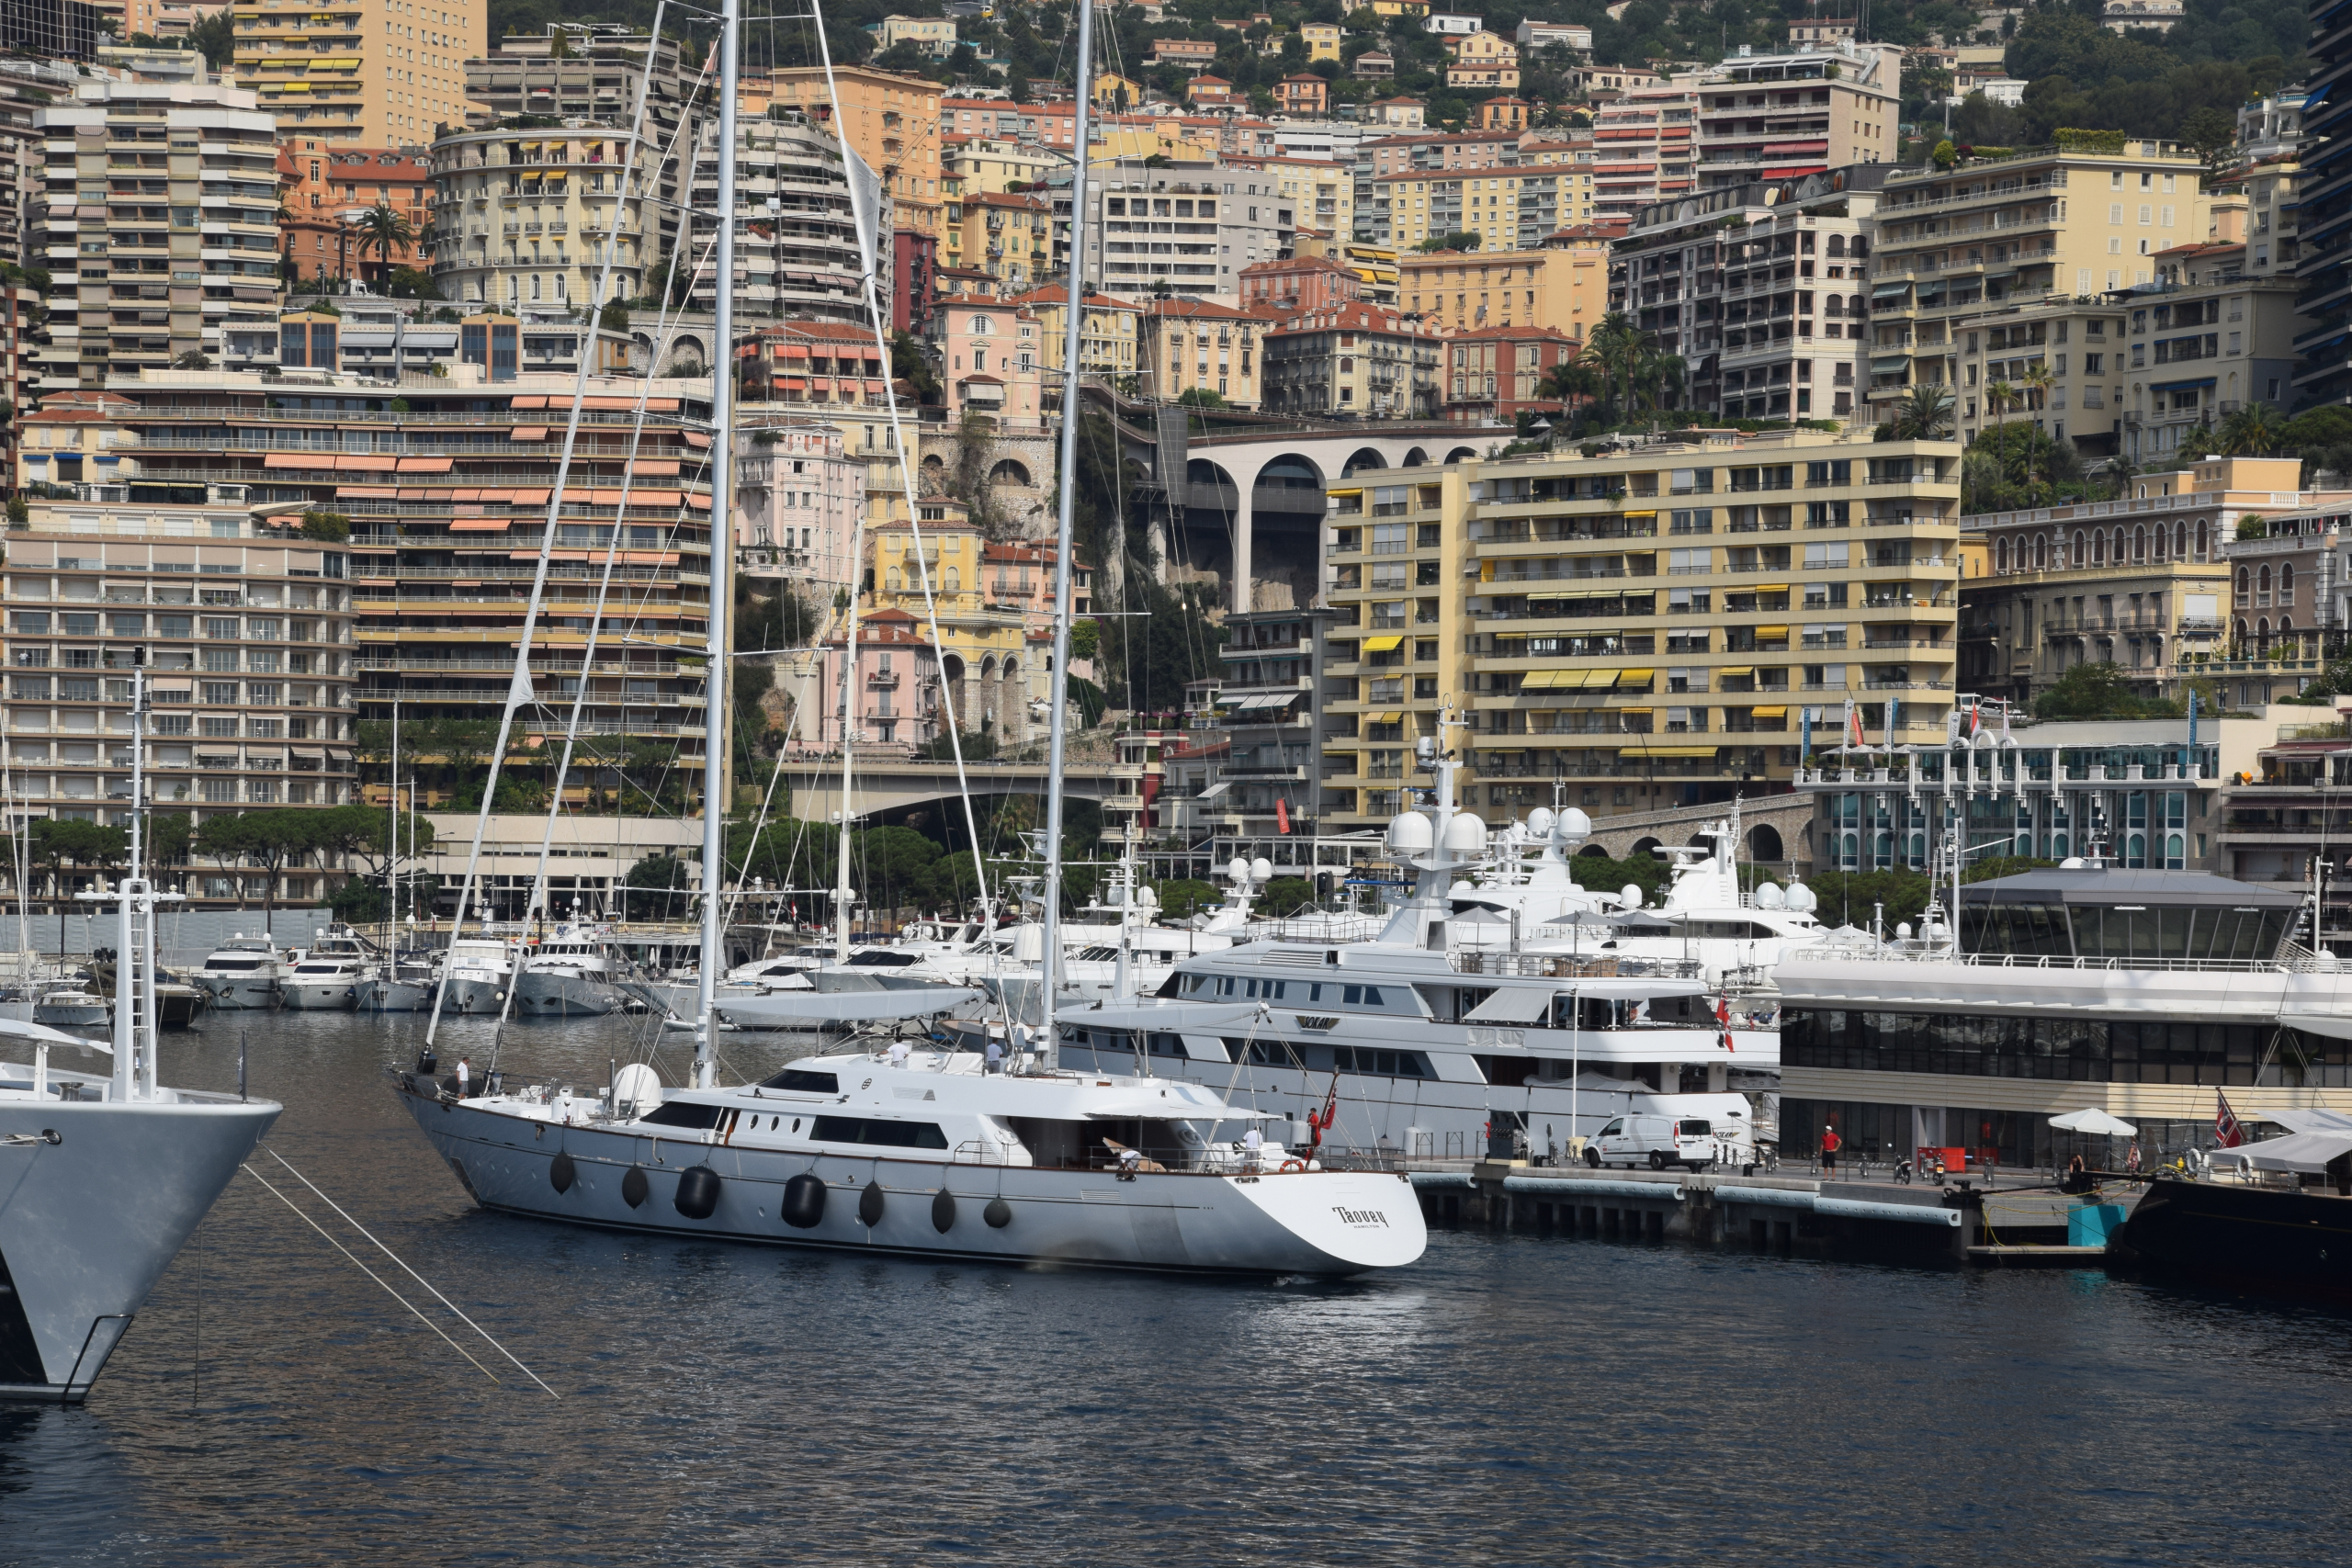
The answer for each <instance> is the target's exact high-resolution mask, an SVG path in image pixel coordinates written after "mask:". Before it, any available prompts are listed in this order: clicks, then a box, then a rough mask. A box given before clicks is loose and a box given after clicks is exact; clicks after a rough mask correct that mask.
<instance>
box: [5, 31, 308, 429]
mask: <svg viewBox="0 0 2352 1568" xmlns="http://www.w3.org/2000/svg"><path fill="white" fill-rule="evenodd" d="M34 120H35V124H36V127H37V128H38V129H39V130H40V132H41V134H42V137H43V141H44V149H45V152H46V155H47V171H46V172H47V176H48V185H49V202H48V207H47V209H46V211H45V220H46V221H45V227H44V229H43V231H42V234H41V237H40V240H41V243H40V253H41V256H42V258H43V263H42V264H43V265H46V266H47V267H48V268H49V272H50V277H51V293H50V321H49V342H48V344H46V345H45V346H44V348H43V351H42V354H41V356H40V377H41V385H42V386H43V388H44V389H63V388H69V387H88V388H96V387H99V386H102V385H104V384H105V382H106V380H107V378H108V377H109V376H123V375H135V374H137V373H138V371H139V370H141V368H148V367H153V368H160V367H164V366H168V365H171V364H172V363H174V362H175V361H176V360H178V359H180V358H181V357H182V356H183V355H192V354H203V355H212V356H218V355H219V354H220V351H221V347H222V342H221V337H222V333H223V332H224V330H227V329H230V328H233V327H236V326H239V325H253V324H256V323H258V322H260V321H266V320H267V319H269V318H270V317H272V316H274V315H275V314H276V313H277V145H276V138H275V133H274V130H273V127H272V125H271V121H270V117H269V116H268V115H267V114H266V113H262V112H260V111H259V110H258V109H257V108H256V107H255V104H254V96H253V94H251V93H248V92H245V91H243V90H241V89H239V88H236V87H231V86H227V85H221V84H217V83H210V82H207V83H201V84H170V85H166V84H157V83H140V82H120V81H114V80H110V79H107V78H103V77H97V78H91V79H88V80H85V82H83V83H82V85H80V86H79V87H78V88H77V89H76V96H74V98H73V99H71V100H67V101H61V102H59V103H57V104H54V105H52V106H51V107H47V108H44V109H40V110H38V111H37V112H36V114H35V116H34Z"/></svg>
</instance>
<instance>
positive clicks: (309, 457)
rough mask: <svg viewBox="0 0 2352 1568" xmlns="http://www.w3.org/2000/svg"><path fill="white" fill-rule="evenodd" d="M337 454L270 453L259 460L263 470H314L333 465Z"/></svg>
mask: <svg viewBox="0 0 2352 1568" xmlns="http://www.w3.org/2000/svg"><path fill="white" fill-rule="evenodd" d="M337 457H338V454H336V453H333V452H272V453H271V454H269V456H267V457H264V458H263V459H262V460H261V466H262V467H263V468H322V467H325V466H328V465H330V464H333V463H334V461H335V460H336V458H337Z"/></svg>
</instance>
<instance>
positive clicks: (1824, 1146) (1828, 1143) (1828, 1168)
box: [1821, 1127, 1846, 1176]
mask: <svg viewBox="0 0 2352 1568" xmlns="http://www.w3.org/2000/svg"><path fill="white" fill-rule="evenodd" d="M1845 1146H1846V1145H1845V1143H1844V1141H1843V1140H1842V1139H1840V1138H1839V1137H1838V1129H1837V1128H1835V1127H1824V1128H1823V1129H1822V1130H1821V1174H1822V1175H1824V1176H1827V1175H1829V1174H1830V1173H1831V1172H1832V1171H1834V1170H1836V1169H1837V1168H1838V1150H1839V1149H1841V1148H1844V1147H1845Z"/></svg>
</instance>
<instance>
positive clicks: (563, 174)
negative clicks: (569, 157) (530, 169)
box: [539, 169, 571, 180]
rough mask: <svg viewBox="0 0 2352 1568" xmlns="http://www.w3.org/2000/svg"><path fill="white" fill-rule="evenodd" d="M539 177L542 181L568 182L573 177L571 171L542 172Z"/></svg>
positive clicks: (553, 170)
mask: <svg viewBox="0 0 2352 1568" xmlns="http://www.w3.org/2000/svg"><path fill="white" fill-rule="evenodd" d="M539 177H540V178H541V179H548V180H568V179H570V178H571V170H570V169H548V170H544V171H542V173H541V174H540V175H539Z"/></svg>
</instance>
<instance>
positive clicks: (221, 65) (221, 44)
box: [187, 6, 237, 71]
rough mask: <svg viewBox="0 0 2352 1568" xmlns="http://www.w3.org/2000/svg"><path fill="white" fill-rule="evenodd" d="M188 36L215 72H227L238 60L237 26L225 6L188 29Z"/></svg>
mask: <svg viewBox="0 0 2352 1568" xmlns="http://www.w3.org/2000/svg"><path fill="white" fill-rule="evenodd" d="M187 36H188V41H189V42H191V43H193V44H195V45H196V47H197V50H198V51H199V52H200V53H201V54H203V56H204V62H205V63H206V64H207V65H209V66H210V67H212V69H213V70H215V71H225V70H227V69H228V68H229V65H230V63H231V62H233V61H234V60H235V59H236V58H237V33H236V25H235V24H234V23H233V22H232V21H231V20H230V19H229V9H228V7H227V6H222V7H221V8H220V10H218V11H215V12H213V13H212V14H211V15H210V16H209V17H205V18H204V19H203V20H201V21H199V22H198V23H197V24H196V25H195V26H194V27H192V28H188V30H187Z"/></svg>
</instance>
